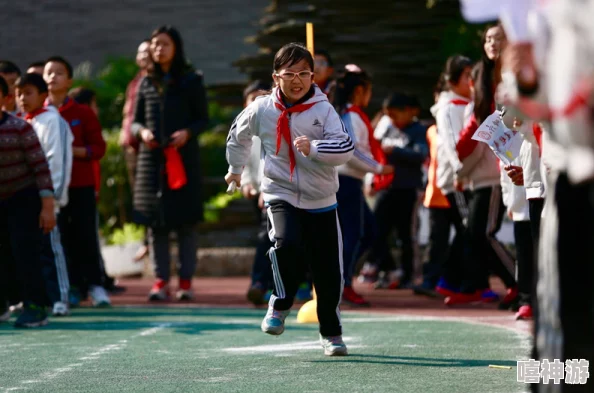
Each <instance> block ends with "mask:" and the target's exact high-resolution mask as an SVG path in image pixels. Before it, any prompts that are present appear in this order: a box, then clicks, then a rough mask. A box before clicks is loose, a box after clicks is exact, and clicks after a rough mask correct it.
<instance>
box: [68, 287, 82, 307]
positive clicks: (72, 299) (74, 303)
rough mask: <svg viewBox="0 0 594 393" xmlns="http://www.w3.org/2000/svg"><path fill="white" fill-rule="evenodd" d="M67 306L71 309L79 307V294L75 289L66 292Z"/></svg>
mask: <svg viewBox="0 0 594 393" xmlns="http://www.w3.org/2000/svg"><path fill="white" fill-rule="evenodd" d="M68 304H70V307H71V308H75V307H78V306H80V292H79V290H78V289H76V288H70V291H69V292H68Z"/></svg>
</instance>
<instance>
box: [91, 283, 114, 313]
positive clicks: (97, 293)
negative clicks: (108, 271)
mask: <svg viewBox="0 0 594 393" xmlns="http://www.w3.org/2000/svg"><path fill="white" fill-rule="evenodd" d="M89 295H91V299H92V301H93V307H98V308H99V307H109V306H111V301H110V300H109V296H107V292H106V291H105V288H103V287H100V286H99V285H93V286H91V288H89Z"/></svg>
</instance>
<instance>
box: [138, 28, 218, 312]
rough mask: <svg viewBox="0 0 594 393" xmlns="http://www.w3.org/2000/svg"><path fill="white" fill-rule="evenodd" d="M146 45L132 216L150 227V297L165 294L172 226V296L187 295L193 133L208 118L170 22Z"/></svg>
mask: <svg viewBox="0 0 594 393" xmlns="http://www.w3.org/2000/svg"><path fill="white" fill-rule="evenodd" d="M150 49H151V58H152V61H153V63H154V64H153V70H152V72H151V73H150V74H149V75H148V76H147V77H146V78H144V79H143V80H142V82H141V84H140V87H139V90H138V97H137V100H136V108H135V115H134V124H133V126H132V131H133V133H135V134H136V135H137V136H138V138H139V139H140V140H142V141H143V142H144V143H142V144H141V146H140V150H139V153H138V162H137V175H136V182H135V184H134V219H135V221H136V222H137V223H139V224H142V225H145V226H147V227H149V228H150V233H151V247H152V253H151V254H152V256H153V259H154V263H155V273H156V276H157V281H156V282H155V284H154V285H153V288H152V289H151V292H150V294H149V299H150V300H166V299H167V298H168V296H169V288H168V283H169V273H170V252H169V238H170V236H169V235H170V232H176V233H177V239H178V243H179V278H180V282H179V290H178V292H177V299H178V300H189V299H191V298H192V291H191V280H192V276H193V274H194V270H195V268H196V250H197V239H196V232H195V226H196V224H197V223H198V222H199V221H200V220H201V219H202V202H201V198H200V183H201V181H200V169H199V149H198V143H197V140H196V137H197V136H198V134H199V133H200V132H201V131H202V130H204V129H205V128H206V126H207V124H208V106H207V102H206V91H205V88H204V85H203V83H202V75H201V74H199V73H197V72H196V71H195V70H193V69H192V68H191V67H190V66H189V65H188V64H187V62H186V59H185V55H184V48H183V44H182V39H181V36H180V34H179V32H178V31H177V30H176V29H175V28H173V27H170V26H163V27H160V28H158V29H157V30H155V31H154V32H153V34H152V36H151V46H150ZM172 148H173V149H172ZM172 151H173V153H172ZM176 152H177V153H179V154H176ZM171 155H173V156H177V157H178V158H179V157H181V163H183V171H185V175H186V182H185V184H184V185H181V184H183V181H182V183H181V184H177V185H172V184H171V183H175V181H176V180H179V178H177V177H176V175H175V173H174V172H175V171H172V170H171ZM166 157H167V158H166ZM173 158H175V157H173ZM178 169H179V165H178ZM183 171H182V172H183ZM182 178H183V176H182Z"/></svg>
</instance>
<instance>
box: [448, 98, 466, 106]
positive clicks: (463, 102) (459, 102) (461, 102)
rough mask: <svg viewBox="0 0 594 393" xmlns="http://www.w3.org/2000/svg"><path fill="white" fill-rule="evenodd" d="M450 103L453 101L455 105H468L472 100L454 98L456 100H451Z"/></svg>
mask: <svg viewBox="0 0 594 393" xmlns="http://www.w3.org/2000/svg"><path fill="white" fill-rule="evenodd" d="M450 103H452V104H454V105H468V104H469V103H470V101H464V100H460V99H454V100H452V101H450Z"/></svg>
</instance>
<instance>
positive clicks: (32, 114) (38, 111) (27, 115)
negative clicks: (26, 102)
mask: <svg viewBox="0 0 594 393" xmlns="http://www.w3.org/2000/svg"><path fill="white" fill-rule="evenodd" d="M43 112H47V111H46V110H45V109H44V108H39V109H35V110H34V111H33V112H29V113H25V116H23V113H22V112H19V113H18V114H17V116H18V117H22V118H23V119H25V120H27V121H28V120H31V119H33V118H34V117H35V116H37V115H39V114H41V113H43Z"/></svg>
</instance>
